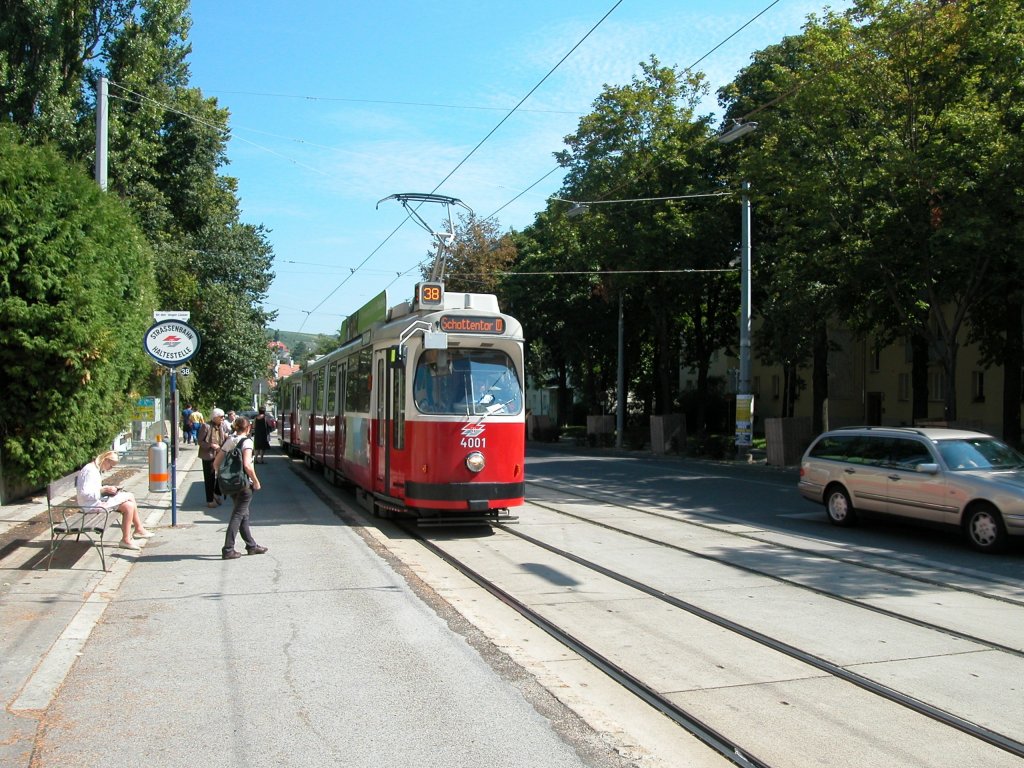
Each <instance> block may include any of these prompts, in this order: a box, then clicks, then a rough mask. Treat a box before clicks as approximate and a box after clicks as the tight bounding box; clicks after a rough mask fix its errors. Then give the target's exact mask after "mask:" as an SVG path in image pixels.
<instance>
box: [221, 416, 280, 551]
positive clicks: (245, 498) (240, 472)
mask: <svg viewBox="0 0 1024 768" xmlns="http://www.w3.org/2000/svg"><path fill="white" fill-rule="evenodd" d="M234 428H235V429H234V434H232V435H231V436H230V437H228V438H227V439H226V440H225V441H224V443H223V444H222V445H221V446H220V449H219V450H218V451H217V458H216V459H215V460H214V463H213V468H214V470H215V471H216V472H217V484H218V485H219V486H220V490H221V493H223V494H224V495H225V496H230V497H231V500H232V501H233V502H234V507H233V508H232V509H231V520H230V522H229V523H228V530H227V533H225V534H224V547H223V549H221V558H223V559H224V560H234V559H236V558H239V557H241V556H242V553H241V552H239V551H238V550H237V549H235V537H236V536H237V535H238V534H239V533H241V534H242V540H243V541H244V542H245V552H246V554H248V555H262V554H263V553H264V552H266V551H267V548H266V547H261V546H260V545H259V544H257V543H256V540H255V539H254V538H253V537H252V531H251V529H250V528H249V504H250V503H251V502H252V495H253V492H254V491H258V490H259V489H260V479H259V478H258V477H256V469H255V467H254V466H253V462H252V438H251V437H249V431H250V429H252V426H251V425H250V424H249V420H248V419H247V418H245V416H239V417H238V418H237V419H235V423H234Z"/></svg>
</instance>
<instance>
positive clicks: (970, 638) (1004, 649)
mask: <svg viewBox="0 0 1024 768" xmlns="http://www.w3.org/2000/svg"><path fill="white" fill-rule="evenodd" d="M529 504H531V505H532V506H535V507H540V508H541V509H546V510H549V511H551V512H554V513H555V514H556V515H563V516H565V517H569V518H572V519H573V520H580V521H582V522H585V523H589V524H590V525H594V526H597V527H598V528H603V529H604V530H606V531H614V532H615V533H621V534H622V535H623V536H629V537H630V538H634V539H638V540H639V541H643V542H646V543H648V544H656V545H658V546H662V547H665V548H667V549H671V550H673V551H675V552H684V553H685V554H687V555H691V556H693V557H699V558H700V559H701V560H708V561H709V562H712V563H719V564H720V565H725V566H728V567H729V568H734V569H736V570H738V571H743V572H745V573H752V574H754V575H755V576H764V577H766V578H769V579H771V580H772V581H775V582H777V583H779V584H786V585H787V586H791V587H794V588H795V589H801V590H804V591H805V592H810V593H812V594H815V595H820V596H822V597H827V598H829V599H830V600H835V601H836V602H840V603H844V604H846V605H851V606H853V607H854V608H860V609H862V610H865V611H871V612H872V613H877V614H878V615H880V616H886V617H887V618H890V619H895V620H896V621H902V622H904V623H906V624H912V625H914V626H915V627H920V628H921V629H928V630H931V631H933V632H941V633H942V634H944V635H949V636H950V637H955V638H957V639H958V640H966V641H967V642H970V643H977V644H978V645H982V646H985V647H986V648H989V649H991V650H994V651H1000V652H1001V653H1006V654H1009V655H1011V656H1017V657H1019V658H1024V650H1021V649H1019V648H1013V647H1011V646H1008V645H1003V644H1002V643H997V642H995V641H993V640H986V639H984V638H981V637H976V636H975V635H969V634H967V633H966V632H961V631H960V630H957V629H951V628H949V627H943V626H940V625H938V624H933V623H931V622H929V621H925V620H924V619H915V618H914V617H913V616H906V615H904V614H902V613H897V612H896V611H893V610H890V609H888V608H882V607H880V606H877V605H871V603H866V602H863V601H861V600H857V599H856V598H853V597H846V596H844V595H839V594H836V593H835V592H829V591H828V590H827V589H823V588H821V587H814V586H811V585H810V584H803V583H801V582H799V581H796V580H795V579H787V578H786V577H784V576H776V575H775V574H773V573H771V572H770V571H767V570H762V569H760V568H755V567H753V566H750V565H743V564H741V563H736V562H733V561H731V560H729V559H728V558H726V557H719V556H717V555H709V554H707V553H705V552H698V551H697V550H695V549H690V548H688V547H683V546H680V545H679V544H669V543H668V542H665V541H661V540H659V539H654V538H651V537H650V536H644V535H643V534H642V533H636V532H635V531H627V530H626V529H625V528H618V527H616V526H614V525H610V524H608V523H606V522H603V521H601V520H593V519H591V518H588V517H586V516H584V515H577V514H576V513H574V512H566V511H565V510H564V509H558V508H557V507H553V506H550V505H549V504H544V503H542V502H539V501H530V502H529ZM775 546H779V547H783V548H786V549H789V547H788V546H787V545H785V544H777V545H775ZM797 551H798V552H806V550H802V549H798V550H797ZM825 559H833V558H827V557H826V558H825ZM949 589H951V590H954V591H959V590H957V589H956V587H954V586H950V587H949ZM967 593H968V594H974V593H973V592H970V591H968V592H967ZM976 596H980V597H984V595H976Z"/></svg>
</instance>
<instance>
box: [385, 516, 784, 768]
mask: <svg viewBox="0 0 1024 768" xmlns="http://www.w3.org/2000/svg"><path fill="white" fill-rule="evenodd" d="M502 527H504V526H502ZM402 529H403V530H404V531H405V532H406V533H407V534H409V535H410V536H412V537H414V538H415V539H417V540H418V541H419V542H420V544H421V545H422V546H423V547H424V548H425V549H427V550H428V551H430V552H431V553H432V554H434V555H435V556H436V557H438V558H440V559H441V560H443V561H444V562H445V563H447V564H448V565H449V566H451V567H452V568H454V569H456V570H457V571H458V572H459V573H461V574H462V575H463V576H466V577H467V578H468V579H470V580H471V581H472V582H473V583H475V584H476V585H477V586H479V587H481V588H482V589H484V590H485V591H486V592H488V593H489V594H491V595H493V596H494V597H496V598H497V599H498V600H500V601H501V602H502V603H504V604H505V605H507V606H508V607H510V608H511V609H512V610H514V611H516V612H517V613H518V614H519V615H521V616H523V617H524V618H526V619H527V620H528V621H530V622H531V623H533V624H534V625H535V626H537V627H539V628H540V629H542V630H544V631H545V632H546V633H547V634H548V635H550V636H551V637H553V638H555V639H556V640H557V641H558V642H560V643H562V644H563V645H565V646H566V647H567V648H569V649H570V650H572V651H573V652H574V653H576V654H577V655H579V656H580V657H582V658H584V659H586V660H587V661H588V662H590V663H591V664H592V665H594V666H595V667H596V668H597V669H599V670H601V672H603V673H604V674H606V675H608V676H609V677H610V678H612V679H613V680H615V681H616V682H617V683H619V684H620V685H622V686H623V687H624V688H626V689H627V690H629V691H630V692H631V693H633V694H634V695H636V696H638V697H639V698H640V699H642V700H643V701H645V702H646V703H647V704H649V705H650V706H652V707H654V708H655V709H656V710H658V711H659V712H661V713H662V714H664V715H665V716H666V717H668V718H669V719H671V720H672V721H673V722H675V723H676V724H678V725H679V726H681V727H682V728H684V729H685V730H686V731H687V732H688V733H690V734H691V735H693V736H694V737H696V738H697V739H698V740H699V741H701V742H702V743H703V744H705V745H707V746H708V747H710V748H711V749H713V750H715V751H716V752H718V753H719V754H720V755H722V756H723V757H725V758H726V759H728V760H730V761H731V762H733V763H734V764H736V765H739V766H745V767H747V768H771V766H770V764H769V763H766V762H764V761H763V760H760V759H758V758H757V757H755V756H753V755H751V754H748V753H747V752H746V751H745V750H744V749H743V748H742V747H740V746H739V745H738V744H737V743H735V742H733V741H732V740H730V739H728V738H727V737H725V736H724V735H722V734H720V733H718V732H717V731H716V730H715V729H714V728H712V727H710V726H709V725H707V724H706V723H704V722H702V721H701V720H700V719H699V718H697V717H695V716H694V715H692V714H690V713H689V712H686V711H685V710H683V709H682V708H680V707H678V706H677V705H675V704H674V703H673V702H672V701H670V700H669V699H668V698H666V697H665V696H662V695H661V694H660V693H658V692H657V691H656V690H654V688H652V687H651V686H649V685H647V684H646V683H644V682H643V681H642V680H640V678H638V677H636V676H634V675H632V674H630V673H629V672H628V671H626V670H625V669H624V668H623V667H621V666H620V665H618V664H615V663H614V662H612V661H611V660H609V659H608V658H606V657H605V656H603V655H602V654H600V653H598V652H597V651H596V650H594V649H593V648H591V647H589V646H588V645H587V644H585V643H584V642H583V641H582V640H580V639H578V638H576V637H575V636H573V635H572V634H570V633H569V632H567V631H565V630H564V629H563V628H561V627H559V626H558V625H557V624H555V623H554V622H552V621H550V620H548V619H547V618H546V617H544V616H543V615H542V614H541V613H539V612H538V611H535V610H534V609H532V608H530V607H529V606H528V605H527V604H526V603H525V602H523V601H522V600H519V599H518V598H516V597H515V596H513V595H512V594H511V593H510V592H507V591H506V590H504V589H502V588H501V587H499V586H498V585H497V584H495V583H494V582H493V581H491V580H489V579H487V578H486V577H484V576H483V575H481V574H480V573H478V572H477V571H475V570H474V569H472V568H470V567H469V566H468V565H466V564H465V563H464V562H462V561H461V560H459V559H458V558H456V557H455V556H453V555H452V554H450V553H449V552H446V551H445V550H444V549H443V548H442V547H440V546H438V545H437V544H435V543H434V542H432V541H430V540H429V539H428V538H426V536H425V533H424V532H423V531H422V530H420V529H418V528H416V527H414V526H402Z"/></svg>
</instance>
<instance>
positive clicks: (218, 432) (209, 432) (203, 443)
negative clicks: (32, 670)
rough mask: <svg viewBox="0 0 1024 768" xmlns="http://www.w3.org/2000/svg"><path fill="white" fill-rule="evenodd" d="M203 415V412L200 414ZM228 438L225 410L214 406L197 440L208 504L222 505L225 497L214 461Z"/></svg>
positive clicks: (209, 505)
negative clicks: (221, 491)
mask: <svg viewBox="0 0 1024 768" xmlns="http://www.w3.org/2000/svg"><path fill="white" fill-rule="evenodd" d="M200 415H202V414H200ZM227 439H228V427H227V424H225V423H224V411H222V410H221V409H220V408H214V409H213V410H212V411H210V420H209V421H207V422H204V423H203V425H202V426H201V427H200V428H199V435H198V437H197V438H196V442H198V443H199V458H200V459H201V460H202V462H203V487H204V489H205V490H206V506H208V507H210V508H211V509H212V508H213V507H217V506H220V504H221V502H222V501H223V499H222V498H221V495H220V491H218V490H217V473H216V472H215V471H214V469H213V462H214V461H215V460H216V458H217V451H218V450H220V447H221V445H222V444H223V443H224V441H225V440H227Z"/></svg>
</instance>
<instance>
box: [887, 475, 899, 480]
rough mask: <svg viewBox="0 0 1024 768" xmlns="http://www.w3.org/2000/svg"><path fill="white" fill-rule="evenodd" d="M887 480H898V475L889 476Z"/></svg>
mask: <svg viewBox="0 0 1024 768" xmlns="http://www.w3.org/2000/svg"><path fill="white" fill-rule="evenodd" d="M889 479H890V480H899V479H900V476H899V475H889Z"/></svg>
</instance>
